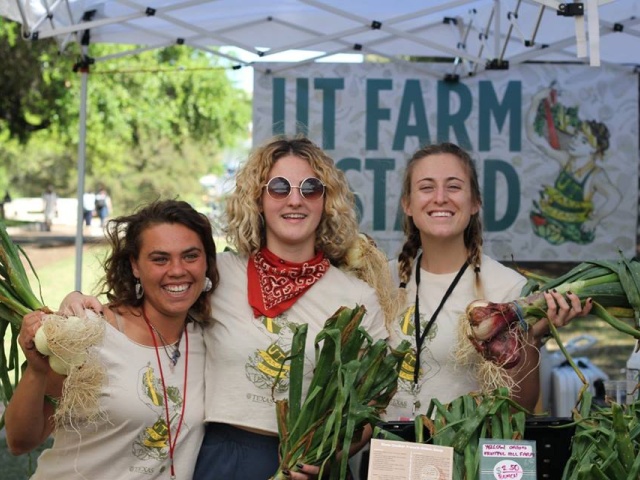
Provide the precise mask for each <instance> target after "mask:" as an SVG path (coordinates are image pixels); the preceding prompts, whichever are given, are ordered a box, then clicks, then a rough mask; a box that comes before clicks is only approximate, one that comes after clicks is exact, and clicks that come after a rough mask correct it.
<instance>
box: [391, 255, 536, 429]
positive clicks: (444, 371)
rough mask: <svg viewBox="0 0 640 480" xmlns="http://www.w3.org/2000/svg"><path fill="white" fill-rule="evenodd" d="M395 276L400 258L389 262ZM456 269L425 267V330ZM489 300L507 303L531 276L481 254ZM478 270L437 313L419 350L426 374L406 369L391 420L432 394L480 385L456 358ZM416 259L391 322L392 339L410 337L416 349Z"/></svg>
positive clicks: (424, 404) (445, 397)
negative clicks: (432, 270)
mask: <svg viewBox="0 0 640 480" xmlns="http://www.w3.org/2000/svg"><path fill="white" fill-rule="evenodd" d="M389 268H390V269H391V273H392V276H393V278H394V280H395V281H396V282H399V279H398V262H397V260H393V261H391V262H390V263H389ZM456 273H457V272H454V273H448V274H444V275H435V274H432V273H429V272H427V271H426V270H420V292H419V299H420V331H421V332H423V331H424V328H425V327H426V325H427V323H428V322H429V319H430V318H431V315H433V312H434V311H435V310H436V308H437V307H438V305H439V304H440V301H441V300H442V297H443V296H444V294H445V292H446V291H447V289H448V288H449V285H450V284H451V283H452V281H453V279H454V278H455V276H456ZM480 276H481V279H482V286H483V289H484V294H485V297H486V298H485V299H484V300H487V301H491V302H496V303H500V302H507V301H511V300H515V299H516V298H518V297H519V296H520V291H521V290H522V287H523V286H524V284H525V283H526V279H525V278H524V277H523V276H522V275H520V274H519V273H517V272H516V271H515V270H512V269H510V268H508V267H505V266H504V265H502V264H500V263H499V262H497V261H495V260H493V259H491V258H490V257H488V256H486V255H483V256H482V266H481V273H480ZM474 285H475V273H474V271H473V268H467V270H466V271H465V273H464V275H463V276H462V277H461V279H460V281H459V283H458V285H457V286H456V287H455V289H454V290H453V292H452V293H451V296H450V297H449V298H448V299H447V301H446V303H445V304H444V306H443V308H442V310H440V313H439V314H438V316H437V318H436V320H435V322H434V323H433V325H432V327H431V330H430V331H429V333H428V334H427V336H426V337H425V339H424V343H423V345H422V350H421V352H420V364H421V366H422V375H421V377H420V378H419V380H418V384H417V385H414V379H413V368H412V367H409V368H407V369H405V370H403V371H402V372H401V374H400V379H399V381H398V391H397V393H396V394H395V396H394V398H393V399H392V400H391V403H390V404H389V406H388V407H387V414H386V418H387V420H398V419H400V418H413V416H414V413H413V405H414V401H418V402H419V406H418V407H416V412H415V413H416V414H418V413H422V414H424V413H426V412H427V409H428V408H429V403H430V401H431V399H432V398H437V399H438V400H439V401H440V402H441V403H448V402H450V401H451V400H453V399H455V398H457V397H459V396H461V395H466V394H467V393H469V392H471V391H474V390H477V389H478V386H479V385H478V382H477V380H476V377H475V371H474V370H472V369H469V368H465V367H463V366H461V365H459V364H457V363H456V360H455V352H456V350H457V347H458V326H459V322H460V321H461V319H462V317H463V316H464V313H465V309H466V308H467V305H469V303H471V302H472V301H474V300H476V296H475V293H474V292H475V290H474ZM415 295H416V282H415V262H414V265H413V267H412V273H411V279H410V281H409V282H408V285H407V304H406V306H405V308H403V309H402V310H401V313H400V315H398V317H397V318H396V320H395V321H394V322H393V323H392V326H391V332H390V333H391V337H390V341H391V344H392V345H393V346H396V345H397V344H398V343H400V341H401V340H409V341H410V342H411V345H412V346H413V348H414V349H415V346H416V339H415V326H414V325H415V321H414V311H415V308H414V306H415ZM410 355H411V358H405V361H406V362H407V364H405V367H407V366H408V365H415V356H414V355H413V354H410Z"/></svg>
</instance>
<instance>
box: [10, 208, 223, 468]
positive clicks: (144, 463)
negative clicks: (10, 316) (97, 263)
mask: <svg viewBox="0 0 640 480" xmlns="http://www.w3.org/2000/svg"><path fill="white" fill-rule="evenodd" d="M107 238H108V240H109V243H110V245H111V252H110V254H109V256H108V257H107V258H106V260H105V263H104V267H105V276H104V279H103V283H102V285H101V286H102V289H103V292H102V293H103V294H104V295H106V298H107V299H108V301H109V303H108V304H107V305H106V306H105V307H104V309H103V310H102V311H103V314H104V318H105V321H106V322H107V325H106V328H105V334H104V338H103V341H102V343H101V344H100V345H99V346H98V347H97V353H98V355H99V358H100V360H101V362H102V364H103V365H104V367H105V371H106V375H107V377H108V378H107V381H106V382H105V383H104V387H103V391H102V393H101V395H100V407H101V410H102V411H103V412H104V413H105V414H106V415H105V418H102V419H100V420H98V422H97V423H96V424H95V425H94V424H89V425H82V424H81V425H75V424H73V425H64V426H62V427H59V428H57V429H55V430H54V423H53V421H52V415H53V413H54V408H55V407H54V402H50V401H47V400H46V399H45V398H46V396H51V397H53V398H54V399H55V398H59V397H60V395H61V392H62V388H63V384H64V381H65V377H62V376H60V375H58V374H56V373H54V372H53V371H52V370H51V368H50V367H49V362H48V361H47V358H46V357H44V356H42V355H41V354H40V353H38V352H37V350H36V349H35V345H34V336H35V332H36V331H37V329H38V327H39V325H40V323H41V318H42V313H41V312H34V313H30V314H28V315H26V316H25V317H24V320H23V324H22V327H21V330H20V335H19V339H18V341H19V343H20V346H21V348H22V350H23V352H24V354H25V357H26V359H27V368H26V370H25V371H24V374H23V376H22V379H21V380H20V383H19V384H18V386H17V388H16V391H15V393H14V395H13V397H12V399H11V401H10V402H9V405H8V406H7V410H6V414H5V419H6V433H7V445H8V447H9V450H10V451H11V453H13V454H22V453H26V452H29V451H31V450H32V449H33V448H35V447H36V446H38V445H40V444H41V443H42V442H44V441H45V440H46V439H47V437H48V436H49V434H51V433H53V437H54V442H53V446H52V447H51V448H50V449H47V450H45V451H44V452H43V453H42V455H41V456H40V457H39V458H38V466H37V469H36V471H35V474H34V475H33V476H32V477H31V478H32V479H33V480H37V479H53V478H59V479H62V478H64V479H71V480H73V479H78V480H80V479H87V478H92V479H97V478H127V479H131V480H138V479H139V480H143V479H144V480H149V479H158V480H160V479H163V480H164V479H167V478H177V479H181V480H188V479H190V478H191V477H192V474H193V469H194V466H195V462H196V456H197V453H198V448H199V446H200V444H201V442H202V438H203V435H204V424H203V418H204V411H203V407H204V405H203V402H204V382H203V372H204V362H205V353H204V339H203V327H204V326H205V325H206V324H207V323H208V322H209V321H210V317H211V304H210V297H211V295H212V293H213V291H214V290H215V288H216V285H217V284H218V273H217V270H216V248H215V243H214V241H213V238H212V236H211V224H210V223H209V220H208V219H207V217H206V216H205V215H202V214H200V213H198V212H197V211H196V210H194V209H193V208H192V207H191V206H190V205H189V204H188V203H186V202H183V201H177V200H164V201H157V202H154V203H151V204H149V205H147V206H146V207H144V208H142V209H140V210H139V211H137V212H136V213H134V214H132V215H128V216H123V217H119V218H115V219H113V220H111V221H110V222H109V224H108V228H107ZM170 476H171V477H170Z"/></svg>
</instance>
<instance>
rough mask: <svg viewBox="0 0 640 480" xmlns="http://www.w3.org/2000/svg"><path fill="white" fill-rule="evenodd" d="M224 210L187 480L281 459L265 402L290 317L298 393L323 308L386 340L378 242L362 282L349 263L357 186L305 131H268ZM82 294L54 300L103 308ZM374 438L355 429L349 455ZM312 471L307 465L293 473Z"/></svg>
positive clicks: (260, 469)
mask: <svg viewBox="0 0 640 480" xmlns="http://www.w3.org/2000/svg"><path fill="white" fill-rule="evenodd" d="M226 213H227V215H226V216H227V219H226V220H227V227H226V233H227V241H228V244H229V246H230V247H232V248H233V249H235V250H236V251H235V252H234V251H226V252H223V253H220V254H218V269H219V273H220V285H219V287H218V289H217V290H216V292H215V294H214V295H213V296H212V310H213V312H214V322H213V325H212V327H211V328H209V329H207V330H206V332H205V344H206V351H207V360H206V368H205V390H206V397H205V422H206V434H205V438H204V441H203V444H202V447H201V448H200V452H199V454H198V460H197V463H196V469H195V473H194V477H193V478H194V479H197V480H207V479H220V478H224V479H227V480H234V479H236V480H241V479H242V480H245V479H267V478H269V477H271V476H272V475H273V474H275V472H276V470H277V468H278V464H279V458H278V445H279V440H278V426H277V422H276V410H275V405H274V403H273V400H274V399H276V400H277V399H282V398H286V397H287V395H288V388H289V385H288V379H287V378H286V376H285V377H284V378H282V376H280V378H279V379H278V373H279V372H280V366H282V364H283V362H284V361H285V359H286V358H287V356H288V355H289V354H290V349H291V340H292V338H293V334H294V332H295V329H296V327H297V325H300V324H302V323H306V324H307V325H308V336H307V344H306V352H307V358H306V361H305V365H306V368H307V369H308V370H307V372H308V373H307V374H305V384H304V385H303V395H304V392H306V388H307V387H308V382H309V381H310V379H311V374H312V371H313V367H314V356H313V352H314V339H315V337H316V335H317V334H318V332H319V331H320V330H321V329H322V327H323V326H324V323H325V321H326V320H327V318H329V317H330V316H332V315H333V314H334V313H335V312H336V311H337V310H338V308H340V307H341V306H347V307H349V308H353V307H354V306H355V305H356V304H357V305H363V306H364V307H365V308H366V311H367V313H366V316H365V318H364V320H363V322H362V327H363V328H365V329H366V330H367V332H368V333H369V335H371V337H372V338H373V340H374V341H375V340H378V339H381V338H387V336H388V333H387V330H386V328H385V318H387V315H389V312H391V311H392V304H393V301H392V299H390V298H389V292H391V291H392V290H394V287H393V284H392V283H391V278H390V275H389V274H388V268H387V261H386V256H385V255H384V254H382V252H380V254H381V255H380V256H378V255H370V256H369V257H368V258H365V259H364V263H365V264H366V266H364V267H362V268H361V269H359V270H360V271H361V272H364V271H367V272H375V273H376V274H372V275H366V276H367V278H368V279H369V282H370V283H369V284H368V283H367V282H366V281H364V280H362V279H360V278H358V277H357V276H356V274H354V273H353V271H350V270H349V268H348V262H347V260H346V258H347V253H348V252H349V250H350V249H351V248H353V247H355V246H356V245H357V244H358V242H359V241H361V237H360V234H359V231H358V222H357V219H356V213H355V201H354V196H353V193H352V192H351V190H350V189H349V185H348V183H347V180H346V177H345V176H344V173H343V172H342V171H341V170H339V169H338V168H337V167H336V165H335V163H334V161H333V159H331V158H330V157H329V156H328V155H327V154H326V153H325V152H324V151H323V150H322V149H320V148H319V147H318V146H317V145H315V144H314V143H313V142H311V141H310V140H309V139H307V138H305V137H293V138H289V137H284V136H283V137H276V138H273V139H271V140H270V141H268V142H266V143H265V144H264V145H262V146H261V147H259V148H257V149H256V150H255V151H254V152H253V153H252V154H251V155H250V157H249V159H248V160H247V161H246V162H245V163H244V164H243V165H242V166H241V167H240V169H239V170H238V171H237V173H236V186H235V190H234V191H233V192H232V193H231V194H230V196H229V198H228V199H227V203H226ZM363 276H365V275H363ZM90 300H91V299H88V298H87V297H83V296H81V295H80V294H79V293H72V294H69V295H67V297H66V298H65V300H64V301H63V304H62V305H61V309H64V310H68V311H70V312H71V311H75V310H77V309H78V308H79V307H80V306H81V305H87V306H88V305H91V306H93V308H96V309H99V308H100V305H99V304H96V303H95V302H94V303H88V302H90ZM283 371H284V372H286V371H287V370H286V369H285V370H283ZM276 381H277V382H278V383H277V385H275V383H276ZM274 387H275V388H274ZM370 436H371V431H370V430H369V429H368V430H367V431H365V432H363V434H362V437H361V440H360V441H359V442H358V443H356V444H354V445H352V448H351V450H350V452H349V453H355V452H356V451H357V450H359V449H360V448H361V447H362V446H363V445H364V444H366V443H367V442H368V440H369V438H370ZM317 473H318V468H317V467H314V466H310V465H304V466H301V467H299V471H296V472H294V471H291V472H290V476H291V478H292V479H293V480H300V479H307V478H315V477H316V476H317Z"/></svg>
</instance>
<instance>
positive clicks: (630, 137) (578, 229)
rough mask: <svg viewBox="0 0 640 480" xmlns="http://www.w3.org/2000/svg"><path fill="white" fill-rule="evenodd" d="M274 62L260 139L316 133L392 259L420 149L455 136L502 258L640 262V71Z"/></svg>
mask: <svg viewBox="0 0 640 480" xmlns="http://www.w3.org/2000/svg"><path fill="white" fill-rule="evenodd" d="M272 67H273V69H272V70H273V71H272V73H267V74H264V73H260V72H257V71H256V72H255V81H254V92H253V109H254V111H253V122H254V145H258V144H260V143H262V142H263V141H265V140H266V139H268V138H269V137H271V136H273V135H274V134H278V133H287V134H295V133H297V132H304V133H307V134H308V135H309V136H310V137H311V138H312V139H313V140H314V141H315V142H317V143H318V144H319V145H320V146H321V147H322V148H324V149H325V150H326V151H327V153H328V154H329V155H331V156H332V157H333V158H334V159H335V161H336V163H337V165H338V167H339V168H341V169H342V170H343V171H345V173H346V175H347V178H348V179H349V182H350V185H351V188H352V189H353V191H354V192H355V193H356V194H357V208H358V213H359V215H360V218H361V224H360V226H361V229H362V230H363V231H365V232H367V233H369V234H370V235H372V236H373V238H374V239H375V240H376V241H377V242H378V245H379V246H380V247H381V248H383V249H384V250H385V251H386V252H387V254H388V255H389V256H390V257H392V256H396V255H397V254H398V252H399V250H400V248H401V246H402V241H403V234H402V227H401V225H402V209H401V208H400V204H399V200H400V197H399V196H400V189H401V180H402V173H403V169H404V166H405V164H406V161H407V160H408V159H409V158H410V157H411V155H412V154H413V152H414V151H415V150H417V149H418V147H419V146H421V145H424V144H427V143H436V142H443V141H451V142H454V143H457V144H459V145H460V146H462V147H464V148H465V149H467V150H468V151H469V152H470V153H471V155H472V157H473V158H474V160H475V161H476V165H477V167H478V174H479V179H480V186H481V189H482V193H483V201H484V205H483V212H482V219H483V224H484V230H485V245H484V249H485V252H486V253H487V254H488V255H490V256H492V257H494V258H496V259H498V260H511V259H512V258H513V259H514V260H515V261H516V262H518V261H560V262H562V261H566V262H577V261H583V260H590V259H616V258H618V255H619V254H618V250H620V251H622V253H623V254H624V255H625V256H628V257H632V256H634V255H635V253H636V228H637V227H636V223H637V217H638V77H637V75H636V74H631V73H628V72H622V71H618V70H613V69H607V68H604V67H603V68H593V67H587V66H562V65H521V66H518V67H517V68H512V69H509V70H496V71H492V72H488V73H485V74H483V75H481V76H478V77H462V78H461V79H460V81H459V82H448V81H445V80H444V78H445V75H444V73H443V75H441V76H433V75H432V74H428V73H425V72H424V71H423V70H421V69H420V65H419V64H417V65H411V64H391V63H389V64H366V63H363V64H354V63H350V64H322V63H314V64H307V65H299V66H291V65H287V68H286V69H284V68H282V67H283V65H282V64H273V65H272ZM279 69H280V70H281V71H278V70H279ZM430 71H433V70H430ZM274 72H275V73H274Z"/></svg>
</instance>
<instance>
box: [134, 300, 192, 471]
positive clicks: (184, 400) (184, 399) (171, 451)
mask: <svg viewBox="0 0 640 480" xmlns="http://www.w3.org/2000/svg"><path fill="white" fill-rule="evenodd" d="M142 316H143V317H144V321H145V322H146V324H147V326H148V327H149V333H150V334H151V338H152V339H153V347H154V348H155V351H156V359H157V361H158V369H159V370H160V381H161V382H162V395H163V397H164V413H165V421H166V422H167V438H168V445H169V461H170V472H171V477H170V478H171V480H175V478H176V471H175V467H174V464H173V454H174V452H175V449H176V443H177V442H178V435H179V434H180V428H181V427H182V422H183V420H184V412H185V405H186V404H187V367H188V365H189V335H185V341H184V342H185V351H184V353H185V355H184V356H185V360H184V385H183V387H182V408H181V412H180V420H179V421H178V428H176V431H175V435H174V436H173V438H172V436H171V417H170V416H169V400H168V398H167V387H166V384H165V381H164V372H163V370H162V362H161V361H160V349H159V348H158V342H157V341H156V335H154V332H155V333H156V334H157V335H158V337H159V338H160V339H161V341H162V342H163V343H164V339H163V338H162V335H160V332H158V331H157V330H156V329H155V328H154V327H153V325H151V322H150V321H149V317H147V314H146V312H145V311H144V305H143V306H142ZM186 328H187V327H186V323H185V329H186ZM180 338H182V334H180ZM178 343H180V342H179V341H178ZM165 352H166V348H165ZM178 353H179V352H178ZM167 355H168V352H167ZM179 356H180V355H179V354H178V357H179ZM178 357H176V362H177V361H178ZM169 361H170V362H172V361H173V359H172V358H171V357H169ZM173 365H175V363H173Z"/></svg>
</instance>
